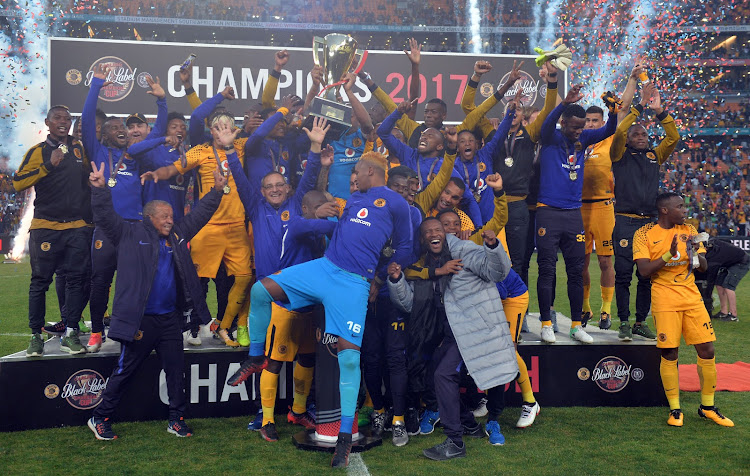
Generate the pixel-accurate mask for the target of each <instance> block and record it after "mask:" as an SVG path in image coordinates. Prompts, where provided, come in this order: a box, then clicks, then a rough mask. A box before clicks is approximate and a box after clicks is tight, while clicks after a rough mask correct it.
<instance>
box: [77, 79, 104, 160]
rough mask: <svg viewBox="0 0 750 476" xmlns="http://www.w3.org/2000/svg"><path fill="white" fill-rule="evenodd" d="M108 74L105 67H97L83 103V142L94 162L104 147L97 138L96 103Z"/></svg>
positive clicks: (87, 153)
mask: <svg viewBox="0 0 750 476" xmlns="http://www.w3.org/2000/svg"><path fill="white" fill-rule="evenodd" d="M107 74H108V71H107V69H106V68H105V67H104V65H102V64H100V65H98V66H97V67H96V69H95V70H94V77H93V78H92V79H91V85H90V87H89V92H88V94H87V95H86V102H84V103H83V111H81V142H83V148H84V149H85V150H86V155H88V156H89V158H90V159H91V161H92V162H94V160H95V159H96V157H97V155H98V154H99V150H100V149H101V148H102V147H103V146H102V145H101V143H100V142H99V141H98V140H97V138H96V103H97V101H99V91H101V89H102V88H103V87H104V83H105V78H106V77H107Z"/></svg>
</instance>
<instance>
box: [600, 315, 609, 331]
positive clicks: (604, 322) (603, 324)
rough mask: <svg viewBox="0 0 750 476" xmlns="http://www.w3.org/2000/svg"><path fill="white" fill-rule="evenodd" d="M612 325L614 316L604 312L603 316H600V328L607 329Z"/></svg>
mask: <svg viewBox="0 0 750 476" xmlns="http://www.w3.org/2000/svg"><path fill="white" fill-rule="evenodd" d="M610 327H612V317H611V316H610V315H609V314H608V313H606V312H603V313H602V316H601V318H599V329H603V330H607V329H609V328H610Z"/></svg>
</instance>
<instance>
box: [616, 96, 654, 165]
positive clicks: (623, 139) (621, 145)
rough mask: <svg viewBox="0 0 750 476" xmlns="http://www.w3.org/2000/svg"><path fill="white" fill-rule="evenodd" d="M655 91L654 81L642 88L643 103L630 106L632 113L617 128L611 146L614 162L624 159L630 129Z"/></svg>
mask: <svg viewBox="0 0 750 476" xmlns="http://www.w3.org/2000/svg"><path fill="white" fill-rule="evenodd" d="M653 92H654V85H653V83H649V84H647V85H646V87H644V88H643V89H642V90H641V103H640V104H637V105H635V106H633V107H631V108H630V114H628V115H627V116H625V119H623V120H622V121H621V122H620V124H618V125H617V129H615V134H614V137H613V138H612V145H611V146H610V147H609V158H610V159H611V160H612V162H617V161H619V160H620V159H622V155H623V154H624V153H625V148H626V147H627V142H628V129H630V126H632V125H633V124H635V121H636V119H638V117H639V116H640V115H641V114H643V109H644V108H645V107H646V105H647V104H648V102H649V100H650V99H651V95H652V94H653Z"/></svg>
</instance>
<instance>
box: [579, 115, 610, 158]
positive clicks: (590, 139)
mask: <svg viewBox="0 0 750 476" xmlns="http://www.w3.org/2000/svg"><path fill="white" fill-rule="evenodd" d="M616 129H617V113H616V112H615V111H614V110H613V109H610V111H609V114H608V115H607V123H606V124H605V125H604V127H600V128H599V129H593V130H586V131H583V132H582V133H581V137H580V141H581V144H582V145H583V147H584V148H586V147H588V146H590V145H591V144H598V143H599V142H601V141H603V140H604V139H606V138H607V137H609V136H611V135H612V134H614V133H615V130H616Z"/></svg>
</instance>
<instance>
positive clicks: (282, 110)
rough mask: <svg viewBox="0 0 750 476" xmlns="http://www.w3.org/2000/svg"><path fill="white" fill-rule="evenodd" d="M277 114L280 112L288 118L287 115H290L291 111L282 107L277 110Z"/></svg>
mask: <svg viewBox="0 0 750 476" xmlns="http://www.w3.org/2000/svg"><path fill="white" fill-rule="evenodd" d="M276 112H280V113H281V114H283V115H285V116H286V115H287V114H289V109H287V108H285V107H280V108H278V109H276Z"/></svg>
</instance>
